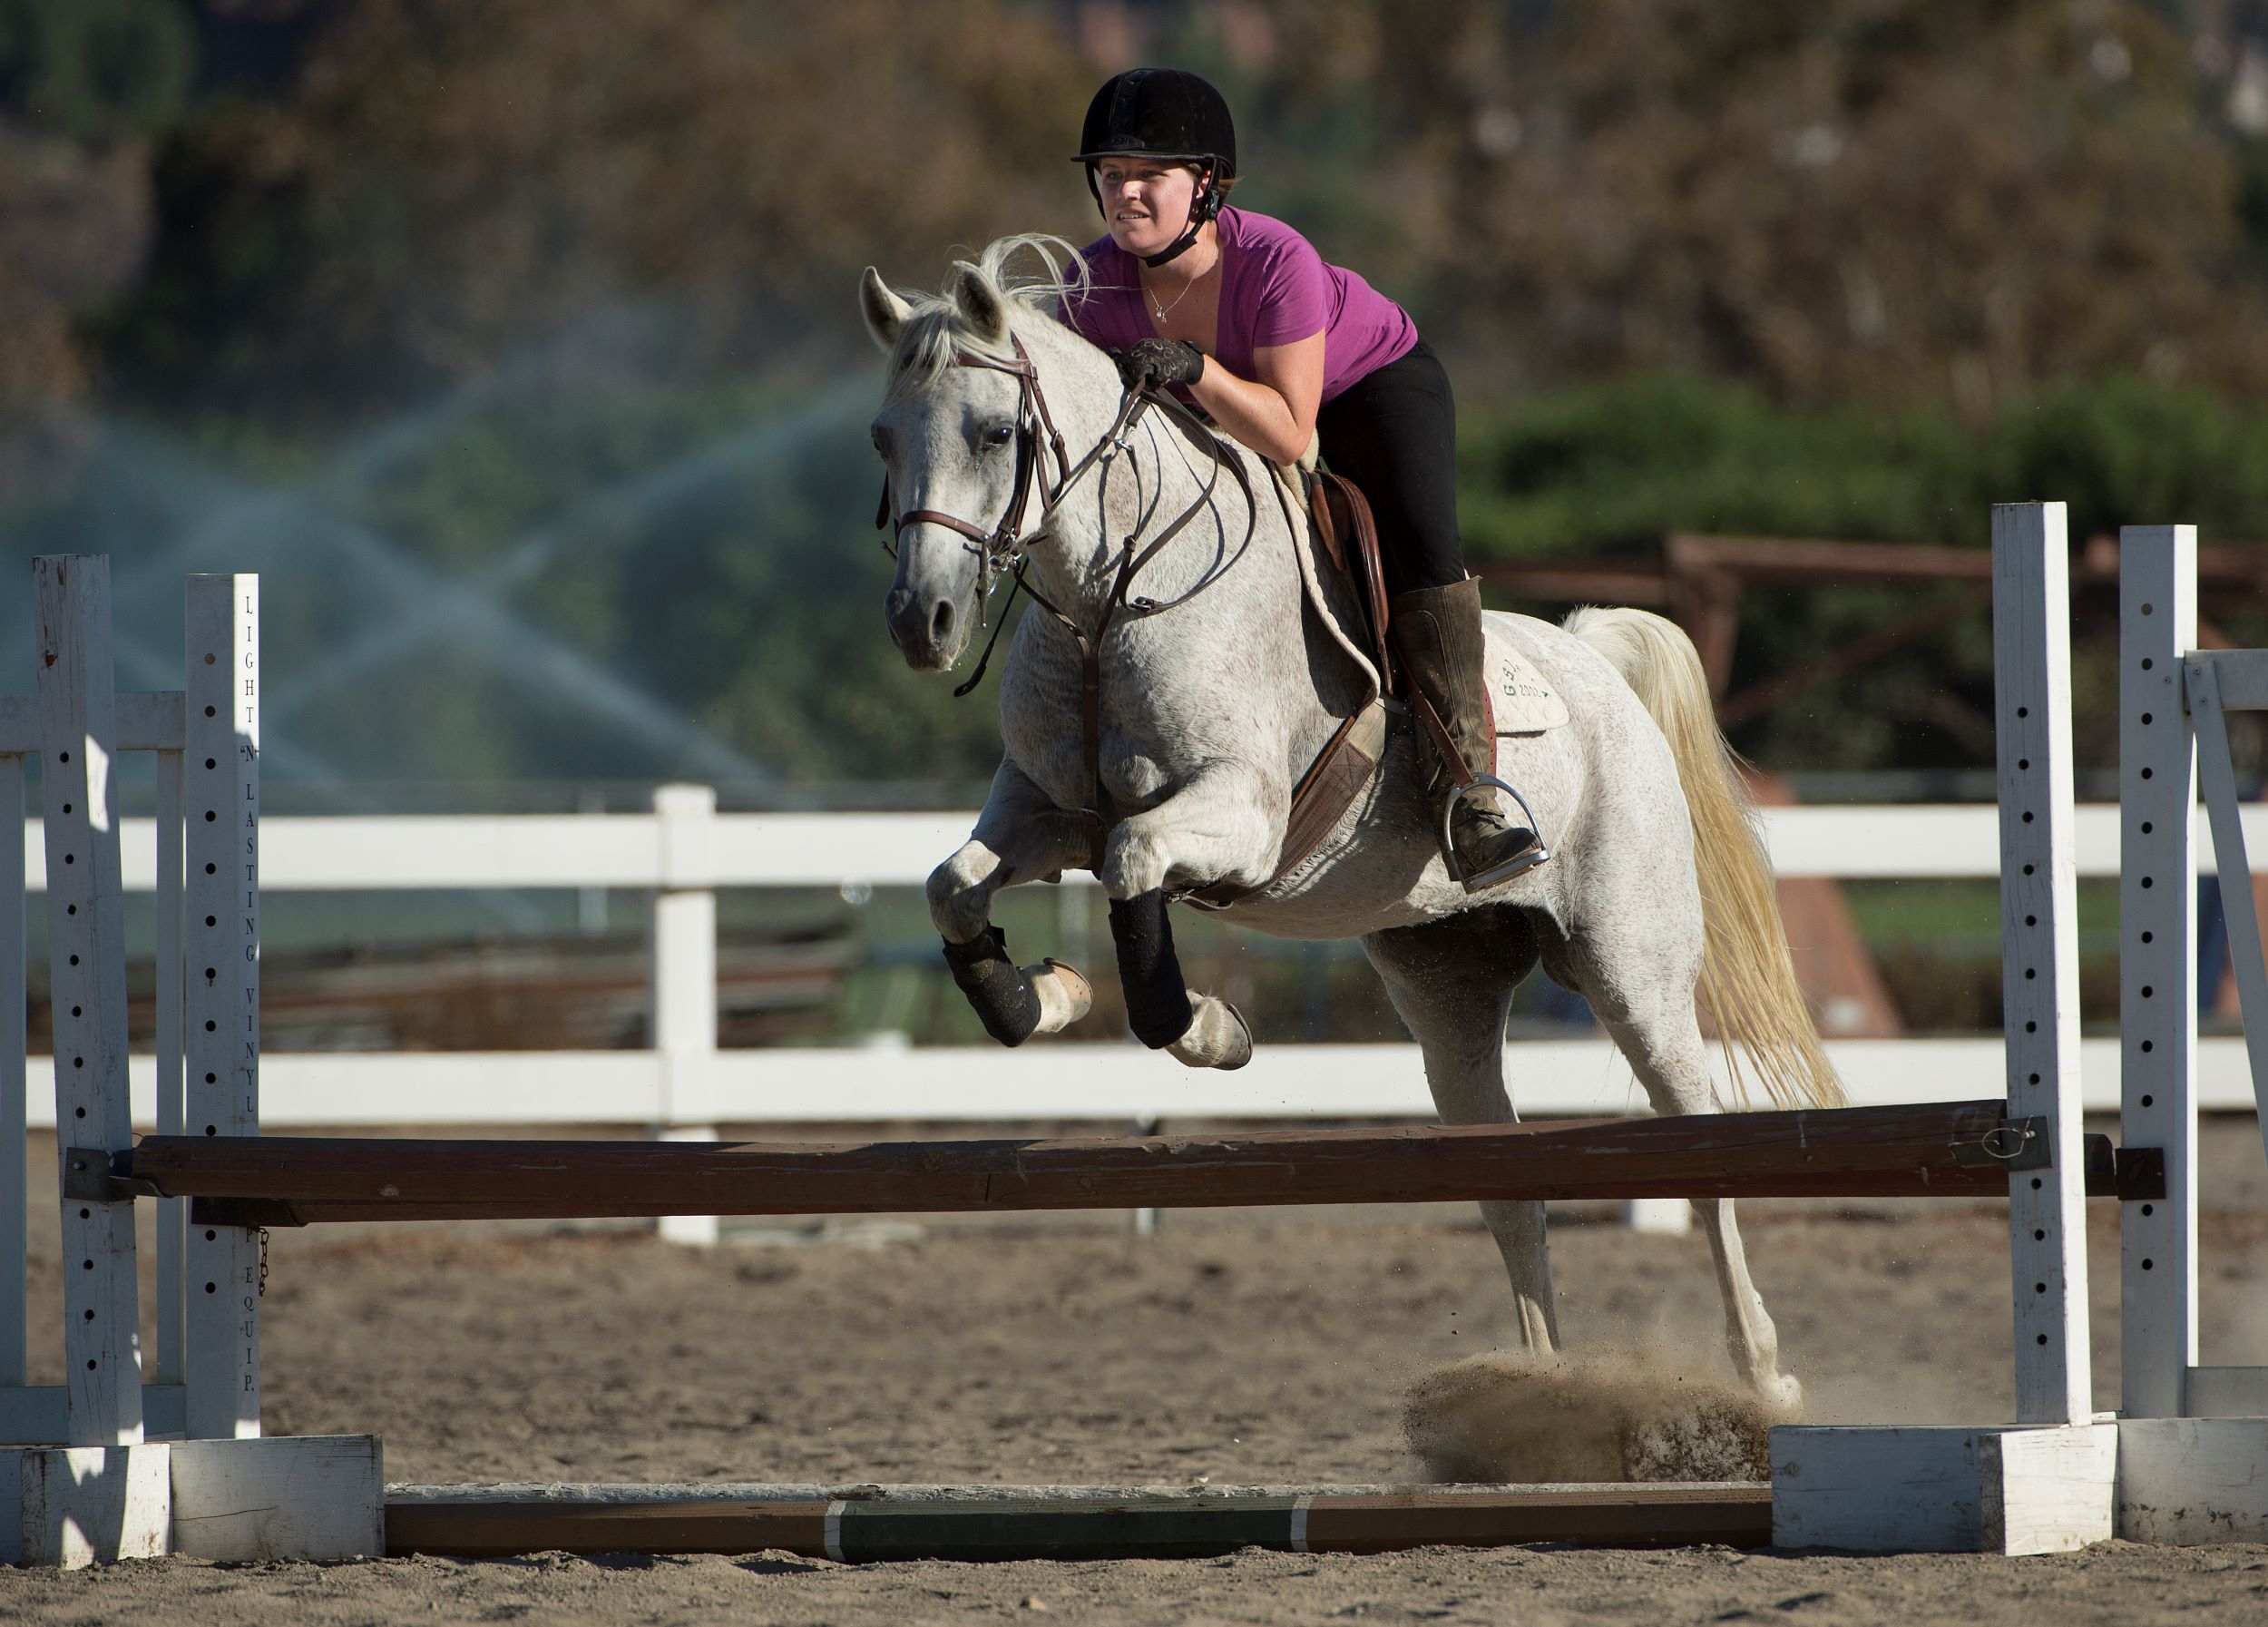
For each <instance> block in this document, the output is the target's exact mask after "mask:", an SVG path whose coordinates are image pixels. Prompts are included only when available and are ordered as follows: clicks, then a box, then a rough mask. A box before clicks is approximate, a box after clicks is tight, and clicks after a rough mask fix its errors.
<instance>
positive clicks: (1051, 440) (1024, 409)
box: [875, 334, 1126, 609]
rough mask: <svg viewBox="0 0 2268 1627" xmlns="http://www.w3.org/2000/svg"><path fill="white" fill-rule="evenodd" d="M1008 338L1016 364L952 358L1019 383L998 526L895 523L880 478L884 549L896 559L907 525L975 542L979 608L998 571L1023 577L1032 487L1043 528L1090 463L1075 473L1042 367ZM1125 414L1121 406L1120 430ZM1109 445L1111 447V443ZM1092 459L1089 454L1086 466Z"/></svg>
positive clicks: (906, 517) (913, 513)
mask: <svg viewBox="0 0 2268 1627" xmlns="http://www.w3.org/2000/svg"><path fill="white" fill-rule="evenodd" d="M1009 338H1011V339H1012V341H1013V342H1014V344H1015V347H1016V359H1015V360H1014V361H1012V362H1008V361H997V360H994V359H993V358H991V357H989V356H978V355H976V354H974V353H973V352H972V351H967V350H963V351H960V352H958V353H957V354H956V355H955V356H954V357H953V365H954V366H955V367H962V368H988V369H989V370H991V371H992V372H995V373H1005V374H1007V375H1008V376H1009V377H1012V378H1013V379H1015V381H1016V479H1015V485H1014V486H1013V488H1012V490H1011V491H1010V492H1009V494H1008V507H1007V509H1006V510H1005V511H1004V512H1003V513H1002V515H1001V517H1000V523H999V524H997V525H994V526H993V527H992V529H991V530H990V531H986V530H983V529H982V527H980V526H977V525H974V524H971V523H970V522H969V521H967V520H964V519H962V518H961V517H960V516H959V515H949V514H946V513H944V512H943V511H942V510H939V509H934V508H914V509H908V510H907V511H906V512H905V513H904V514H902V515H898V516H897V519H896V522H895V523H894V524H893V523H892V521H891V518H890V476H889V475H887V474H886V473H885V475H883V477H882V501H881V503H880V505H878V506H877V507H876V508H875V529H876V530H882V529H884V528H885V527H886V528H887V529H888V530H889V533H890V537H889V540H888V541H887V542H885V543H884V544H882V546H883V549H884V551H885V553H887V554H889V555H890V557H891V558H893V559H895V558H896V557H897V553H898V550H897V542H898V538H899V537H900V536H902V535H904V533H905V528H906V527H907V526H908V525H943V527H945V529H946V530H948V531H956V532H959V533H960V534H962V535H963V537H966V538H967V539H968V540H969V541H970V542H972V543H974V544H976V547H975V550H974V552H975V554H976V556H977V588H978V603H979V606H980V609H981V607H982V603H983V601H984V600H986V599H989V598H991V597H992V590H993V588H994V587H996V586H997V585H998V582H997V580H996V573H1013V574H1016V575H1018V576H1021V575H1022V571H1023V540H1024V529H1023V524H1024V514H1025V511H1026V510H1027V509H1028V508H1029V507H1030V506H1031V488H1032V486H1033V485H1034V484H1035V483H1036V484H1037V485H1038V486H1039V488H1040V524H1041V525H1045V524H1047V517H1048V515H1049V514H1051V512H1052V511H1053V510H1054V507H1055V504H1056V500H1057V499H1058V498H1060V497H1061V495H1063V493H1064V491H1065V489H1066V488H1067V487H1069V486H1070V483H1071V482H1072V480H1074V479H1075V478H1077V476H1078V475H1079V474H1080V473H1083V472H1084V470H1085V468H1086V464H1085V463H1082V464H1081V465H1080V468H1079V469H1078V470H1076V471H1074V470H1073V469H1072V467H1071V462H1070V456H1068V455H1067V454H1066V453H1065V452H1064V450H1063V436H1062V434H1061V431H1059V430H1058V429H1057V428H1056V427H1055V420H1054V418H1053V417H1051V416H1050V415H1049V413H1048V404H1047V397H1046V396H1044V395H1042V394H1041V390H1040V373H1039V369H1038V368H1034V367H1033V366H1032V365H1031V357H1030V355H1028V354H1027V353H1026V352H1025V350H1024V348H1023V340H1022V338H1017V336H1015V335H1014V334H1011V335H1010V336H1009ZM1125 416H1126V415H1125V413H1124V410H1123V408H1121V410H1120V415H1119V417H1120V420H1121V423H1120V427H1121V428H1122V427H1123V423H1124V419H1125ZM1043 430H1044V431H1045V432H1046V435H1047V446H1046V450H1047V451H1048V452H1050V453H1052V454H1053V455H1054V458H1055V467H1056V469H1057V470H1058V471H1059V475H1058V478H1057V479H1056V480H1055V481H1054V483H1053V484H1052V485H1051V484H1050V483H1049V480H1048V476H1047V470H1046V468H1045V466H1043V464H1042V461H1041V445H1040V436H1041V431H1043ZM1105 444H1106V445H1107V444H1108V443H1107V441H1106V443H1105ZM1092 461H1093V457H1092V455H1091V454H1090V456H1089V458H1088V459H1087V462H1088V463H1091V462H1092ZM1026 591H1027V592H1028V591H1030V590H1028V589H1027V590H1026Z"/></svg>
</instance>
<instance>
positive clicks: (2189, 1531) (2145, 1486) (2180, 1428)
mask: <svg viewBox="0 0 2268 1627" xmlns="http://www.w3.org/2000/svg"><path fill="white" fill-rule="evenodd" d="M2117 1428H2118V1534H2119V1535H2120V1536H2123V1537H2126V1538H2127V1539H2128V1540H2129V1541H2132V1542H2137V1543H2169V1544H2181V1545H2189V1544H2204V1543H2268V1474H2264V1473H2263V1470H2264V1469H2268V1418H2126V1419H2121V1420H2120V1421H2119V1424H2118V1426H2117Z"/></svg>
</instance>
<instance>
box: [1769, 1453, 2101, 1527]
mask: <svg viewBox="0 0 2268 1627" xmlns="http://www.w3.org/2000/svg"><path fill="white" fill-rule="evenodd" d="M2118 1433H2119V1432H2118V1426H2116V1425H2114V1424H2080V1425H2072V1426H2039V1427H2033V1426H2009V1427H2005V1428H1972V1427H1966V1426H1912V1427H1891V1428H1862V1427H1852V1426H1837V1425H1788V1426H1783V1427H1781V1428H1777V1429H1774V1431H1773V1432H1772V1542H1773V1545H1774V1547H1780V1548H1840V1549H1843V1550H1845V1551H1847V1552H1851V1553H2069V1552H2070V1551H2072V1550H2073V1549H2076V1548H2084V1547H2086V1546H2087V1544H2090V1543H2099V1542H2106V1541H2107V1540H2108V1539H2109V1538H2110V1536H2111V1535H2112V1532H2113V1510H2114V1491H2115V1485H2116V1479H2117V1474H2118V1444H2119V1443H2118Z"/></svg>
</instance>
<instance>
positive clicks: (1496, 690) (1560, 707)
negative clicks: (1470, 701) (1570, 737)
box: [1488, 626, 1567, 734]
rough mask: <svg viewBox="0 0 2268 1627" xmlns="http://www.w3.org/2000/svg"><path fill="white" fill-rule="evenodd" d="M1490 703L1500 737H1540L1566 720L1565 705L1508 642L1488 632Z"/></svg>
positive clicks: (1527, 660) (1492, 630) (1531, 663)
mask: <svg viewBox="0 0 2268 1627" xmlns="http://www.w3.org/2000/svg"><path fill="white" fill-rule="evenodd" d="M1488 642H1489V700H1490V701H1491V704H1492V705H1493V706H1494V707H1495V709H1496V731H1497V733H1499V734H1541V733H1542V732H1543V731H1544V730H1547V729H1557V728H1558V727H1559V725H1560V724H1562V723H1564V722H1566V721H1567V702H1566V701H1562V700H1560V699H1559V691H1556V690H1554V689H1553V688H1552V687H1551V685H1550V684H1549V682H1547V681H1545V679H1544V675H1543V674H1542V673H1541V672H1539V671H1536V669H1535V665H1534V663H1533V662H1530V660H1529V659H1528V658H1527V657H1526V656H1524V655H1522V654H1521V653H1520V652H1519V651H1517V650H1515V649H1513V648H1512V643H1511V641H1510V639H1508V638H1506V637H1505V636H1504V635H1503V634H1502V633H1501V632H1498V631H1497V630H1496V629H1495V628H1494V627H1492V626H1491V627H1490V628H1489V629H1488Z"/></svg>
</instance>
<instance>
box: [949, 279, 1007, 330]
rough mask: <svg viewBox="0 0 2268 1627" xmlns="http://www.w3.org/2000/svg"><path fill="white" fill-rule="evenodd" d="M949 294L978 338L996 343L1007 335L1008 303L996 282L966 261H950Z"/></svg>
mask: <svg viewBox="0 0 2268 1627" xmlns="http://www.w3.org/2000/svg"><path fill="white" fill-rule="evenodd" d="M952 293H953V303H954V304H955V305H957V306H959V307H960V308H961V314H962V315H963V317H965V318H967V319H968V323H969V328H970V330H971V331H972V332H973V333H974V334H975V335H976V337H977V338H980V339H982V340H983V341H984V342H985V343H987V344H992V345H997V344H999V343H1000V342H1001V341H1002V339H1004V338H1007V337H1008V302H1007V301H1006V300H1005V299H1002V298H1001V297H1000V289H999V287H998V285H997V284H995V283H994V282H993V281H992V279H991V278H989V277H987V276H985V275H984V273H983V272H982V271H980V270H977V269H976V268H975V267H974V266H973V265H971V264H970V263H969V262H968V261H967V260H954V261H953V283H952Z"/></svg>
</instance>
